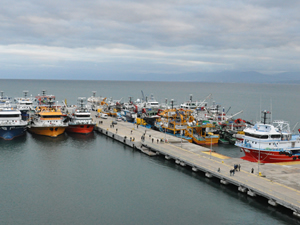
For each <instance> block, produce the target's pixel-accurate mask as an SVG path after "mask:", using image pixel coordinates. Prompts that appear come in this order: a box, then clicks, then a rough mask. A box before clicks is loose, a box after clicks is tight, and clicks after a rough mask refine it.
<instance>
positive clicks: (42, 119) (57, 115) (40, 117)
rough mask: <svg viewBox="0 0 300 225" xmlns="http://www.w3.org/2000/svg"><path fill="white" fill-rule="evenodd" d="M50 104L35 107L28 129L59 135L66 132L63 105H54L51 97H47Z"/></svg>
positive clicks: (37, 132) (49, 134)
mask: <svg viewBox="0 0 300 225" xmlns="http://www.w3.org/2000/svg"><path fill="white" fill-rule="evenodd" d="M47 101H48V104H49V105H40V106H37V107H36V109H35V114H34V116H33V117H32V119H31V122H30V125H29V128H28V131H29V132H31V133H34V134H39V135H44V136H49V137H57V136H59V135H61V134H63V133H64V132H65V129H66V127H67V126H68V124H67V123H65V122H64V116H63V113H62V111H61V107H59V106H54V105H53V101H52V99H51V98H47Z"/></svg>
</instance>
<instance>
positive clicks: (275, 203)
mask: <svg viewBox="0 0 300 225" xmlns="http://www.w3.org/2000/svg"><path fill="white" fill-rule="evenodd" d="M268 203H269V204H270V205H272V206H277V202H275V201H274V200H272V199H269V201H268Z"/></svg>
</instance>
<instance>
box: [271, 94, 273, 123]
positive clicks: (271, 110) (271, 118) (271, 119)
mask: <svg viewBox="0 0 300 225" xmlns="http://www.w3.org/2000/svg"><path fill="white" fill-rule="evenodd" d="M271 112H273V110H272V98H271ZM272 122H273V118H272V114H271V123H272Z"/></svg>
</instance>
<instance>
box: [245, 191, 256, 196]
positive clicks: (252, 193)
mask: <svg viewBox="0 0 300 225" xmlns="http://www.w3.org/2000/svg"><path fill="white" fill-rule="evenodd" d="M247 194H248V195H250V196H252V197H255V196H256V194H255V193H254V192H253V191H251V190H249V191H248V192H247Z"/></svg>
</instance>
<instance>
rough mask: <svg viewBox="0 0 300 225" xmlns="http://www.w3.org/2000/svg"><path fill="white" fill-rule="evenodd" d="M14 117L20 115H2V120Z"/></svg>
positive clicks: (0, 116)
mask: <svg viewBox="0 0 300 225" xmlns="http://www.w3.org/2000/svg"><path fill="white" fill-rule="evenodd" d="M13 117H19V114H2V115H0V118H13Z"/></svg>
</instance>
